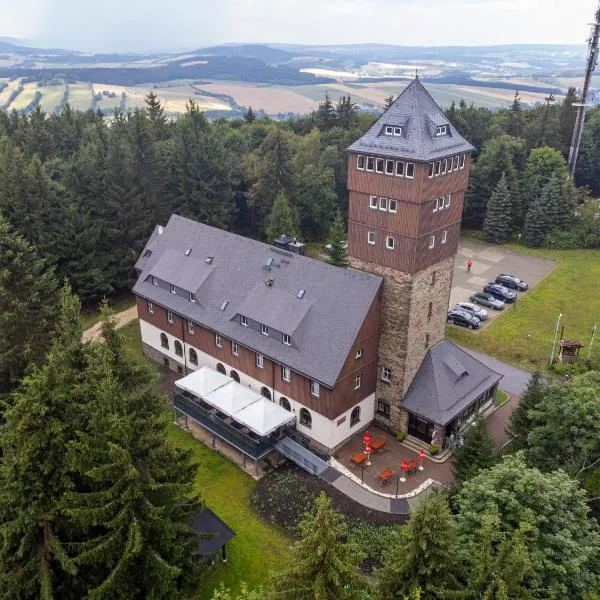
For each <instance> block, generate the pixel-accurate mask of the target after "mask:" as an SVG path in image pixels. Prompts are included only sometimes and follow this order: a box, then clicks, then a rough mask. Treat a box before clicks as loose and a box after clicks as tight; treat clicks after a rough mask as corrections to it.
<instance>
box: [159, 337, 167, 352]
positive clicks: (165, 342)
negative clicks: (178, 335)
mask: <svg viewBox="0 0 600 600" xmlns="http://www.w3.org/2000/svg"><path fill="white" fill-rule="evenodd" d="M160 345H161V346H162V347H163V348H166V349H167V350H168V349H169V338H168V337H167V336H166V335H165V334H164V333H161V334H160Z"/></svg>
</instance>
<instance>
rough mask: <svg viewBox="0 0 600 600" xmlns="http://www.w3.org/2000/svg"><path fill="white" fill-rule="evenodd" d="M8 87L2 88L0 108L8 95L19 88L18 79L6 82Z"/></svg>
mask: <svg viewBox="0 0 600 600" xmlns="http://www.w3.org/2000/svg"><path fill="white" fill-rule="evenodd" d="M4 81H5V83H8V86H7V87H6V88H4V91H2V92H0V106H2V105H3V104H4V103H5V102H6V101H7V100H8V98H9V97H10V95H11V94H12V93H13V92H14V90H16V89H17V88H18V87H19V83H20V82H21V80H20V79H13V80H12V81H6V80H4Z"/></svg>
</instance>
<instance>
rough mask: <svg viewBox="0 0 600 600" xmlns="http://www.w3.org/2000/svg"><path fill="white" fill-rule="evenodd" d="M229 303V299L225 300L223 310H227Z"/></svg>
mask: <svg viewBox="0 0 600 600" xmlns="http://www.w3.org/2000/svg"><path fill="white" fill-rule="evenodd" d="M228 304H229V300H223V304H221V310H225V309H226V308H227V305H228Z"/></svg>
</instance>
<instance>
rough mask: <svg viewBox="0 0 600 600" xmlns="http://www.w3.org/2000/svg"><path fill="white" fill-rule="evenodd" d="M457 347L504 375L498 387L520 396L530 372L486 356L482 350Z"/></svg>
mask: <svg viewBox="0 0 600 600" xmlns="http://www.w3.org/2000/svg"><path fill="white" fill-rule="evenodd" d="M459 347H460V348H462V349H463V350H464V351H465V352H466V353H467V354H470V355H471V356H473V357H474V358H476V359H477V360H479V361H480V362H482V363H483V364H484V365H485V366H486V367H489V368H490V369H492V370H494V371H496V373H500V375H504V378H503V379H502V381H501V382H500V388H501V389H503V390H505V391H507V392H508V393H509V394H514V395H515V396H520V395H521V394H522V393H523V391H524V390H525V388H526V387H527V383H528V382H529V378H530V377H531V373H529V372H527V371H523V370H522V369H517V367H513V366H512V365H509V364H507V363H505V362H502V361H500V360H498V359H497V358H493V357H491V356H488V355H487V354H483V353H482V352H477V351H475V350H471V349H470V348H465V347H464V346H459Z"/></svg>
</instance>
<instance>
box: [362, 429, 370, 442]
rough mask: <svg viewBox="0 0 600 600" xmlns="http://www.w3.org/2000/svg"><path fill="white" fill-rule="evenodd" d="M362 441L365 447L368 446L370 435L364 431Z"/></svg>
mask: <svg viewBox="0 0 600 600" xmlns="http://www.w3.org/2000/svg"><path fill="white" fill-rule="evenodd" d="M363 441H364V443H365V446H368V445H369V443H370V441H371V434H370V433H369V432H368V431H365V435H364V437H363Z"/></svg>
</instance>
